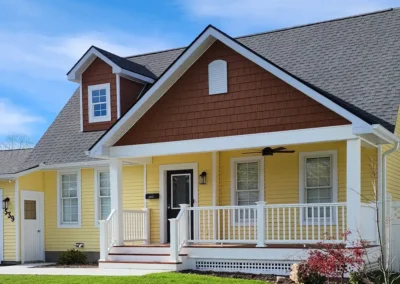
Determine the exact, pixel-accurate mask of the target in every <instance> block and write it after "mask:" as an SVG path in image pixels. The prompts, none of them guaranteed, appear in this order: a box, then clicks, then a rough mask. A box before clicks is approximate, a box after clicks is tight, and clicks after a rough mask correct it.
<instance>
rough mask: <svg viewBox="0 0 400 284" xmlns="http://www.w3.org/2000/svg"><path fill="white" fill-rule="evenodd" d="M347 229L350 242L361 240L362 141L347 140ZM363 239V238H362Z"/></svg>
mask: <svg viewBox="0 0 400 284" xmlns="http://www.w3.org/2000/svg"><path fill="white" fill-rule="evenodd" d="M346 161H347V184H346V188H347V228H348V229H349V230H350V231H351V234H350V236H348V241H349V242H352V241H356V240H358V239H359V238H360V236H359V229H360V225H361V215H360V213H361V140H360V139H351V140H347V159H346ZM361 237H362V236H361Z"/></svg>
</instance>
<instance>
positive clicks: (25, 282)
mask: <svg viewBox="0 0 400 284" xmlns="http://www.w3.org/2000/svg"><path fill="white" fill-rule="evenodd" d="M211 282H212V283H217V284H218V283H223V284H261V283H263V284H265V283H266V282H262V281H255V280H242V279H230V278H219V277H212V276H202V275H193V274H179V273H156V274H149V275H146V276H121V277H113V276H47V275H0V283H1V284H3V283H12V284H36V283H37V284H50V283H51V284H56V283H57V284H58V283H60V284H64V283H65V284H92V283H93V284H103V283H104V284H120V283H121V284H123V283H130V284H131V283H135V284H147V283H149V284H150V283H151V284H157V283H182V284H185V283H191V284H197V283H199V284H200V283H211Z"/></svg>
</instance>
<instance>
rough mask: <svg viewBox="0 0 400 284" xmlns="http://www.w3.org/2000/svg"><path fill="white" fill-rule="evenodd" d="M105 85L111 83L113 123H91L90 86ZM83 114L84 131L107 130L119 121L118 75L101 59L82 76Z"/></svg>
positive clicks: (94, 62)
mask: <svg viewBox="0 0 400 284" xmlns="http://www.w3.org/2000/svg"><path fill="white" fill-rule="evenodd" d="M105 83H110V97H111V121H107V122H96V123H89V101H88V86H90V85H98V84H105ZM82 112H83V115H82V118H83V131H98V130H107V129H108V128H110V126H111V125H112V124H113V123H114V122H115V121H116V120H117V92H116V75H115V74H113V73H112V68H111V66H110V65H108V64H107V63H105V62H104V61H102V60H101V59H99V58H96V59H95V60H94V61H93V62H92V64H90V66H89V67H88V68H87V69H86V70H85V72H83V74H82Z"/></svg>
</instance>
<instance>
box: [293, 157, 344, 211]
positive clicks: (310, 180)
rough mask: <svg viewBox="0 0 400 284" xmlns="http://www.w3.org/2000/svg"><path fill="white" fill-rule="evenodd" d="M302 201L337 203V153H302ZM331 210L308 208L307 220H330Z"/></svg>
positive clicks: (327, 208)
mask: <svg viewBox="0 0 400 284" xmlns="http://www.w3.org/2000/svg"><path fill="white" fill-rule="evenodd" d="M300 163H301V164H300V181H301V182H300V194H301V195H300V201H301V202H303V203H332V202H336V201H337V169H336V167H337V153H336V151H326V152H315V153H300ZM330 212H331V210H330V208H329V207H326V209H325V210H324V209H323V208H320V211H318V208H314V209H311V208H308V209H307V212H306V213H305V215H306V216H307V218H314V219H315V218H330V217H331V216H330Z"/></svg>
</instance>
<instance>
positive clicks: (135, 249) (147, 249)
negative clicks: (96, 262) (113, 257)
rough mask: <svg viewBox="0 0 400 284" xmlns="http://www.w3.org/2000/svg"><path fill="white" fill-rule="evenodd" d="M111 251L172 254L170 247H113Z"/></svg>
mask: <svg viewBox="0 0 400 284" xmlns="http://www.w3.org/2000/svg"><path fill="white" fill-rule="evenodd" d="M110 253H124V254H170V248H169V247H113V248H112V249H111V251H110Z"/></svg>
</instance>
